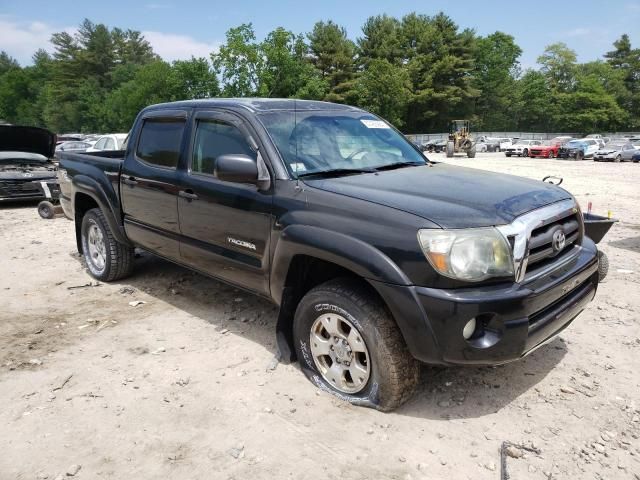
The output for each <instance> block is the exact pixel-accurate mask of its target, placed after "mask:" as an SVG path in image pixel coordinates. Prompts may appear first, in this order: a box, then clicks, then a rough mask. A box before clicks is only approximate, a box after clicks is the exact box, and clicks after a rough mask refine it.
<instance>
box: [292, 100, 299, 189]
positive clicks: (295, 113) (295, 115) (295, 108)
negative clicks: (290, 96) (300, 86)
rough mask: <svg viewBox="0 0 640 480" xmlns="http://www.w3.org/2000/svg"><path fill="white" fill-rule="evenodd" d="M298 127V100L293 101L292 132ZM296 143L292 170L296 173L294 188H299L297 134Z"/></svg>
mask: <svg viewBox="0 0 640 480" xmlns="http://www.w3.org/2000/svg"><path fill="white" fill-rule="evenodd" d="M297 127H298V100H296V99H294V100H293V131H294V132H296V128H297ZM294 138H295V141H296V159H295V162H294V165H295V167H294V169H295V172H296V188H300V177H298V132H296V135H295V137H294Z"/></svg>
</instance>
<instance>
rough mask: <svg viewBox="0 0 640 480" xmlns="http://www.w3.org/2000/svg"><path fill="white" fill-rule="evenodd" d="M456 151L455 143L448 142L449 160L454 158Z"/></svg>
mask: <svg viewBox="0 0 640 480" xmlns="http://www.w3.org/2000/svg"><path fill="white" fill-rule="evenodd" d="M454 150H455V147H454V145H453V142H447V158H451V157H453V152H454Z"/></svg>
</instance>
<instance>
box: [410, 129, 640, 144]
mask: <svg viewBox="0 0 640 480" xmlns="http://www.w3.org/2000/svg"><path fill="white" fill-rule="evenodd" d="M472 135H473V136H474V137H476V138H477V137H480V136H483V135H484V136H487V137H493V138H517V139H520V140H551V139H552V138H554V137H566V136H571V137H575V138H582V137H584V134H582V133H567V132H562V133H558V132H555V133H554V132H544V133H542V132H472ZM601 135H602V136H603V137H609V138H624V137H640V132H615V133H613V132H609V133H602V134H601ZM448 136H449V134H448V133H417V134H410V135H406V137H407V138H408V139H409V140H411V141H412V142H414V143H417V144H419V145H422V144H424V143H427V142H430V141H439V140H444V139H446V138H447V137H448Z"/></svg>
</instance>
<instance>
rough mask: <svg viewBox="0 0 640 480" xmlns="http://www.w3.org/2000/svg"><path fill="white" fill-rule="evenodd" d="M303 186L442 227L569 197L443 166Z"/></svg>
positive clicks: (486, 221)
mask: <svg viewBox="0 0 640 480" xmlns="http://www.w3.org/2000/svg"><path fill="white" fill-rule="evenodd" d="M304 182H305V183H306V184H307V185H310V186H312V187H314V188H318V189H321V190H325V191H328V192H334V193H338V194H341V195H346V196H349V197H354V198H359V199H361V200H367V201H370V202H375V203H378V204H381V205H386V206H388V207H392V208H396V209H398V210H403V211H405V212H409V213H412V214H414V215H418V216H420V217H422V218H425V219H427V220H430V221H432V222H434V223H437V224H438V225H440V226H441V227H443V228H468V227H486V226H491V225H504V224H507V223H510V222H512V221H513V220H514V219H515V218H516V217H518V216H520V215H522V214H524V213H526V212H529V211H531V210H535V209H537V208H540V207H543V206H545V205H549V204H551V203H555V202H558V201H560V200H563V199H567V198H571V195H570V194H569V193H568V192H567V191H565V190H563V189H562V188H559V187H556V186H554V185H551V184H548V183H544V182H541V181H536V180H529V179H526V178H522V177H516V176H513V175H504V174H499V173H491V172H486V171H483V170H477V169H473V168H464V167H455V166H452V165H447V164H444V163H438V164H434V165H433V166H424V167H422V166H420V167H407V168H401V169H398V170H390V171H382V172H379V173H377V174H371V173H365V174H359V175H348V176H343V177H333V178H322V179H311V178H306V179H304Z"/></svg>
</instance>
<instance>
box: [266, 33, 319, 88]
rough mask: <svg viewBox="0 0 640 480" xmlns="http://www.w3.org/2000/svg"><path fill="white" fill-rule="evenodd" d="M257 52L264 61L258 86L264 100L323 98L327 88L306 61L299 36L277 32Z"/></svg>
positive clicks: (307, 48)
mask: <svg viewBox="0 0 640 480" xmlns="http://www.w3.org/2000/svg"><path fill="white" fill-rule="evenodd" d="M260 51H261V54H262V57H263V58H264V65H263V69H262V75H261V79H260V84H261V86H262V89H263V90H264V91H265V92H266V95H267V96H269V97H280V98H288V97H304V98H316V99H319V98H322V97H323V96H324V94H325V93H326V91H327V88H328V85H327V84H326V82H324V81H323V79H322V78H321V76H320V75H319V73H318V72H317V71H316V70H315V69H314V68H313V66H312V65H311V64H310V63H309V62H308V61H307V57H308V55H309V46H308V45H307V44H306V43H305V41H304V37H303V36H302V35H295V34H294V33H293V32H290V31H288V30H285V29H284V28H282V27H280V28H277V29H275V30H274V31H272V32H271V33H269V34H268V35H267V38H266V39H265V40H264V41H263V42H262V43H261V45H260Z"/></svg>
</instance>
